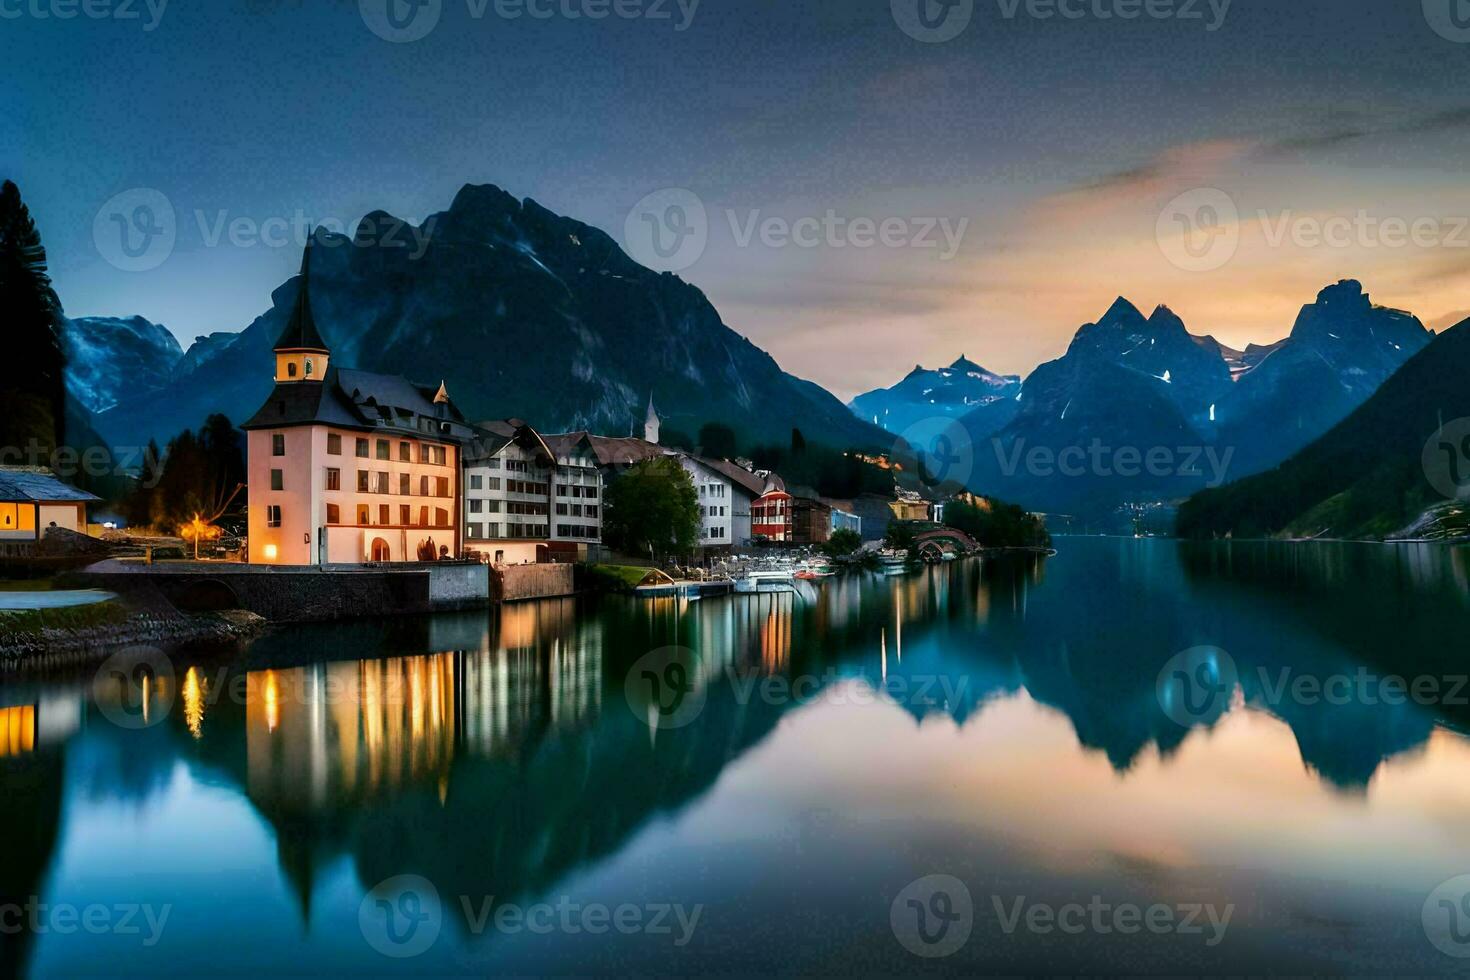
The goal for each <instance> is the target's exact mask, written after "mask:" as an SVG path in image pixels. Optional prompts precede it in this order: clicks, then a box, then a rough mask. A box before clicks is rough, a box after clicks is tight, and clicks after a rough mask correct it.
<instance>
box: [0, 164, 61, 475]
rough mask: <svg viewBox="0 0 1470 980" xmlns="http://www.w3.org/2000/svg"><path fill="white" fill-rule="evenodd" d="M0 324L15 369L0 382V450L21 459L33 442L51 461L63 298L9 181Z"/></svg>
mask: <svg viewBox="0 0 1470 980" xmlns="http://www.w3.org/2000/svg"><path fill="white" fill-rule="evenodd" d="M0 324H3V327H0V337H3V338H4V343H5V348H6V354H7V359H8V362H9V363H10V364H11V365H12V368H13V369H12V370H9V371H7V372H6V375H7V377H6V381H5V384H4V385H0V447H4V448H10V449H14V450H19V451H20V452H21V453H22V454H23V458H24V454H25V453H26V452H27V450H28V448H29V447H30V445H31V443H32V440H34V442H35V444H36V445H38V446H39V447H40V448H41V449H42V451H43V452H44V453H45V454H46V457H47V459H49V454H50V451H51V450H52V449H54V448H55V447H56V446H58V445H61V444H62V441H63V439H64V436H65V425H66V379H65V377H64V376H63V373H62V372H63V369H64V367H65V357H64V355H63V352H62V346H61V324H62V313H61V301H60V300H59V299H58V298H57V296H56V291H55V290H54V289H52V288H51V278H50V276H48V275H47V274H46V248H45V246H43V245H42V244H41V235H40V233H39V232H37V231H36V223H35V222H34V221H33V220H31V215H30V211H29V210H28V209H27V208H26V206H25V202H24V201H22V200H21V197H20V189H19V188H18V187H16V186H15V184H13V183H11V182H10V181H8V180H7V181H5V182H4V183H3V184H0ZM47 459H41V460H37V462H43V463H44V462H46V461H47ZM27 461H28V462H29V461H30V460H29V459H28V458H27Z"/></svg>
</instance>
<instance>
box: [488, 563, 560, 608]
mask: <svg viewBox="0 0 1470 980" xmlns="http://www.w3.org/2000/svg"><path fill="white" fill-rule="evenodd" d="M574 573H575V567H574V566H572V565H549V564H543V565H506V566H504V567H503V568H496V569H494V574H493V575H492V576H491V598H493V599H494V600H495V601H496V602H520V601H523V600H526V599H555V598H559V597H561V596H569V595H571V594H572V593H573V592H575V591H576V585H575V582H574V578H573V576H574Z"/></svg>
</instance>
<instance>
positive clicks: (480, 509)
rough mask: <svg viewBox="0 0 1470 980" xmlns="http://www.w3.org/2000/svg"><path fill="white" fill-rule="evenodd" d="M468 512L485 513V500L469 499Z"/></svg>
mask: <svg viewBox="0 0 1470 980" xmlns="http://www.w3.org/2000/svg"><path fill="white" fill-rule="evenodd" d="M470 513H471V514H483V513H485V501H483V500H471V501H470Z"/></svg>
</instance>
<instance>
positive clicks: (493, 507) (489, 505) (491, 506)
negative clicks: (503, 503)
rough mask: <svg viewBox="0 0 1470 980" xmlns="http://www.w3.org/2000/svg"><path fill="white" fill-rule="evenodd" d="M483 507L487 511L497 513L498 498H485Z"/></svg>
mask: <svg viewBox="0 0 1470 980" xmlns="http://www.w3.org/2000/svg"><path fill="white" fill-rule="evenodd" d="M485 508H486V511H487V512H488V513H491V514H498V513H500V501H498V500H487V501H485Z"/></svg>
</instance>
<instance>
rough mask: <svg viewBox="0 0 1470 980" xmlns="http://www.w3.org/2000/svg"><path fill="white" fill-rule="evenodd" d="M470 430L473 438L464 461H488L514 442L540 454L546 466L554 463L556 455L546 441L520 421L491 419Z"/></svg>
mask: <svg viewBox="0 0 1470 980" xmlns="http://www.w3.org/2000/svg"><path fill="white" fill-rule="evenodd" d="M471 428H472V429H474V436H473V438H472V440H471V443H470V447H469V448H468V449H466V450H465V459H466V460H468V461H470V462H474V461H475V460H482V459H489V458H490V457H491V456H494V455H495V454H497V453H499V452H500V451H501V450H502V449H504V448H505V447H506V446H508V445H510V444H511V443H513V442H514V443H518V444H520V446H521V447H522V448H523V449H529V450H531V451H532V452H535V453H538V454H540V455H541V456H542V457H543V458H544V459H545V460H546V462H547V463H548V464H555V463H556V453H554V452H552V450H551V447H550V446H549V445H547V440H546V439H544V438H543V437H542V435H541V433H539V432H537V431H536V430H535V429H533V428H532V427H531V426H530V425H528V424H527V423H526V422H523V421H522V420H520V419H491V420H490V421H487V422H477V423H475V425H473V426H472V427H471Z"/></svg>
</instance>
